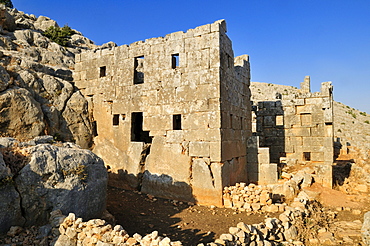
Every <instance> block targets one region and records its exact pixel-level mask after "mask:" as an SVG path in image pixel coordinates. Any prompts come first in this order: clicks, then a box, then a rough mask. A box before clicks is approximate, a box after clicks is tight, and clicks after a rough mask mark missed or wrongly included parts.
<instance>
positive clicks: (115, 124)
mask: <svg viewBox="0 0 370 246" xmlns="http://www.w3.org/2000/svg"><path fill="white" fill-rule="evenodd" d="M113 125H114V126H118V125H119V114H114V115H113Z"/></svg>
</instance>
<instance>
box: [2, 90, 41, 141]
mask: <svg viewBox="0 0 370 246" xmlns="http://www.w3.org/2000/svg"><path fill="white" fill-rule="evenodd" d="M0 108H1V109H2V111H1V114H0V132H2V133H6V134H8V135H10V136H12V137H17V138H18V137H19V138H33V137H36V136H38V135H40V134H41V133H42V131H43V130H44V127H45V124H44V122H43V120H44V117H43V114H42V110H41V108H40V105H39V104H38V103H37V102H36V101H35V99H33V97H32V95H31V93H29V92H28V91H27V90H25V89H22V88H12V89H8V90H6V91H4V92H2V93H0Z"/></svg>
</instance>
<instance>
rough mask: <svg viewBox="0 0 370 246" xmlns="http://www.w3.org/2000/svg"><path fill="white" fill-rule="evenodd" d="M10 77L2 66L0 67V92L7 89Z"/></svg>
mask: <svg viewBox="0 0 370 246" xmlns="http://www.w3.org/2000/svg"><path fill="white" fill-rule="evenodd" d="M9 80H10V76H9V74H8V72H7V71H6V70H5V68H4V67H3V66H0V92H2V91H4V90H6V88H7V87H8V84H9Z"/></svg>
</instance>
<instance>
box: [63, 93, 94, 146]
mask: <svg viewBox="0 0 370 246" xmlns="http://www.w3.org/2000/svg"><path fill="white" fill-rule="evenodd" d="M62 116H63V118H64V120H65V125H64V124H62V128H64V129H65V130H64V132H68V131H70V132H71V134H72V136H73V137H74V138H75V139H74V140H75V141H76V143H77V144H78V145H80V146H81V147H82V148H88V147H90V145H91V141H92V130H91V125H90V120H89V116H88V109H87V101H86V100H85V98H84V97H83V96H82V95H81V93H80V92H75V93H73V95H72V96H71V98H70V99H69V100H68V102H67V104H66V107H65V110H64V111H63V114H62ZM63 123H64V122H63Z"/></svg>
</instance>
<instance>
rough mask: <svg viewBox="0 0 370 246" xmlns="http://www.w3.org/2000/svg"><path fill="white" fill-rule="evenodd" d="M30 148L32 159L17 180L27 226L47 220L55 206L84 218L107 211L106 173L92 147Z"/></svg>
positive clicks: (45, 146) (44, 146)
mask: <svg viewBox="0 0 370 246" xmlns="http://www.w3.org/2000/svg"><path fill="white" fill-rule="evenodd" d="M27 150H28V152H29V157H30V161H29V163H28V164H27V165H26V166H25V167H24V168H23V169H22V170H21V171H20V173H19V175H18V176H17V178H16V180H15V183H16V186H17V188H18V191H19V192H20V194H21V196H22V209H23V211H24V215H25V218H26V220H27V222H26V225H34V224H42V223H46V222H47V221H48V216H49V213H50V212H51V211H52V210H55V209H60V210H61V211H62V212H63V213H64V214H66V213H70V212H73V213H76V215H77V216H79V217H82V218H84V219H91V218H93V217H98V216H100V215H101V214H102V213H103V212H104V210H105V199H106V185H107V172H106V169H105V167H104V163H103V161H102V160H101V159H100V158H98V157H97V156H96V155H94V154H93V153H92V152H91V151H89V150H82V149H76V148H63V147H57V146H53V145H49V144H43V145H36V146H35V147H30V148H28V149H27Z"/></svg>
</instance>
